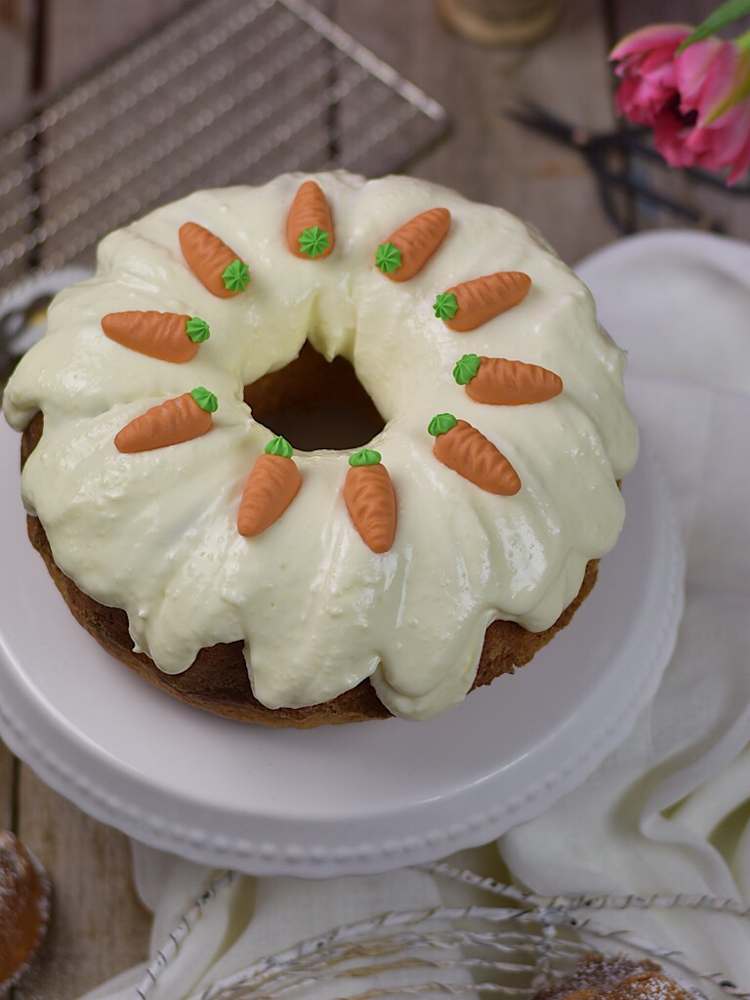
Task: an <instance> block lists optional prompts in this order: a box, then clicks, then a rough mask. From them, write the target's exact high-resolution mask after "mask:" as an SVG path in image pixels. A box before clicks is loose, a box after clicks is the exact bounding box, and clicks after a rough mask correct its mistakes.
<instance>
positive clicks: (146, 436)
mask: <svg viewBox="0 0 750 1000" xmlns="http://www.w3.org/2000/svg"><path fill="white" fill-rule="evenodd" d="M217 406H218V403H217V401H216V396H214V394H213V393H212V392H209V391H208V389H204V388H203V386H200V387H199V388H197V389H193V390H192V392H185V393H183V394H182V396H177V397H175V398H174V399H168V400H166V401H165V402H164V403H160V404H159V405H158V406H152V407H151V409H150V410H146V412H145V413H142V414H141V416H140V417H136V418H135V420H131V421H130V423H129V424H126V425H125V426H124V427H123V429H122V430H121V431H119V433H118V434H117V436H116V437H115V447H116V448H117V450H118V451H122V452H126V453H128V454H130V453H132V452H136V451H153V449H154V448H166V447H167V445H170V444H181V443H182V442H183V441H190V440H192V438H197V437H200V436H201V434H206V433H207V432H208V431H210V430H211V425H212V423H213V420H212V418H211V414H212V413H213V412H214V411H215V410H216V408H217Z"/></svg>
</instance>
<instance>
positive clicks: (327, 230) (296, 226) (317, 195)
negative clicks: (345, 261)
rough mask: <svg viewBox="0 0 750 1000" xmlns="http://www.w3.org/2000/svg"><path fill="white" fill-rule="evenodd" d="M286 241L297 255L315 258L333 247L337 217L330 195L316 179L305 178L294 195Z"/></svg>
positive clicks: (324, 254)
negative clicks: (328, 196) (332, 213)
mask: <svg viewBox="0 0 750 1000" xmlns="http://www.w3.org/2000/svg"><path fill="white" fill-rule="evenodd" d="M286 242H287V246H288V247H289V250H290V251H291V252H292V253H293V254H294V256H295V257H302V258H303V259H304V260H315V259H322V258H323V257H327V256H328V254H329V253H330V252H331V251H332V250H333V243H334V236H333V218H332V217H331V209H330V206H329V204H328V202H327V201H326V196H325V195H324V194H323V191H322V189H321V187H320V185H319V184H316V183H315V181H305V183H304V184H302V185H301V187H300V189H299V190H298V191H297V194H296V195H295V196H294V201H293V202H292V207H291V208H290V209H289V215H288V217H287V220H286Z"/></svg>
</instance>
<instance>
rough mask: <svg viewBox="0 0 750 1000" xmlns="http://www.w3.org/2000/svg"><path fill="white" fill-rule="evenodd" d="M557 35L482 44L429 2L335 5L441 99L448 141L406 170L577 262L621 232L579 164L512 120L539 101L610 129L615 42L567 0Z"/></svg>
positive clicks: (598, 16)
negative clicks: (528, 229)
mask: <svg viewBox="0 0 750 1000" xmlns="http://www.w3.org/2000/svg"><path fill="white" fill-rule="evenodd" d="M564 6H565V14H564V17H563V21H562V23H561V24H560V26H559V28H558V29H557V30H556V31H555V32H554V33H553V34H552V35H550V36H549V37H548V38H547V39H545V40H544V41H542V42H541V43H540V44H539V45H537V46H534V47H532V48H530V49H523V50H521V49H510V50H502V49H484V48H480V47H478V46H476V45H472V44H471V43H469V42H466V41H464V40H462V39H459V38H456V37H454V36H453V35H451V34H450V33H449V32H448V31H447V29H446V28H444V26H443V25H442V23H441V22H440V21H439V19H438V17H437V14H436V12H435V7H434V4H433V3H432V2H431V0H413V2H412V3H409V4H408V5H407V4H371V3H368V2H367V0H338V2H337V4H336V5H335V8H334V17H335V19H336V20H338V21H339V23H340V24H341V25H342V26H343V27H345V28H346V29H347V30H349V31H350V32H351V34H352V35H354V36H355V37H356V38H358V39H360V40H361V41H363V42H364V43H365V44H366V45H367V46H368V47H370V48H372V49H373V50H374V51H375V52H376V54H378V55H380V56H381V57H382V58H383V59H385V61H386V62H389V63H390V64H391V65H393V66H394V67H395V68H396V69H398V70H399V71H400V72H401V73H403V74H404V75H405V76H406V77H408V78H409V79H411V80H412V81H413V82H414V83H416V84H417V85H418V86H420V87H422V89H424V90H425V91H426V92H427V93H428V94H430V96H432V97H434V98H436V99H437V100H438V101H440V102H441V103H442V104H443V105H444V106H445V107H446V108H447V109H448V112H449V114H450V116H451V120H452V130H451V134H450V135H449V137H448V138H447V139H446V140H445V141H444V142H442V143H441V144H440V145H439V146H438V147H437V148H436V149H435V150H434V151H433V152H431V153H430V154H429V155H427V156H425V157H423V158H421V159H420V160H419V161H418V162H417V163H415V164H414V165H413V166H412V167H411V168H410V170H409V173H412V174H414V175H416V176H419V177H424V178H426V179H429V180H433V181H438V182H440V183H444V184H448V185H450V186H452V187H455V188H458V189H459V190H460V191H461V192H462V193H464V194H466V195H467V196H468V197H470V198H473V199H475V200H477V201H488V202H492V203H494V204H499V205H502V206H503V207H505V208H508V209H509V210H510V211H512V212H515V213H516V214H518V215H521V216H523V217H524V218H527V219H528V220H529V221H530V222H532V223H533V224H534V225H536V226H537V227H538V228H539V229H540V230H541V231H542V232H543V233H544V234H545V236H546V237H547V238H548V239H549V241H550V242H551V243H552V244H553V245H555V246H556V248H557V249H558V251H559V252H560V253H561V254H562V256H563V257H564V258H565V259H567V260H569V261H574V260H576V259H578V258H579V257H581V256H583V255H584V254H585V253H588V252H589V251H591V250H593V249H594V248H595V247H597V246H600V245H602V244H604V243H606V242H608V241H609V240H611V239H613V238H615V236H616V235H617V232H616V230H615V229H614V227H613V226H612V225H611V224H610V223H609V222H608V220H607V219H606V217H605V215H604V213H603V212H602V211H601V209H600V207H599V202H598V196H597V192H596V185H595V183H594V180H593V178H592V176H591V175H590V173H589V171H588V169H587V167H586V165H585V163H584V162H583V160H582V159H581V157H580V156H579V155H578V154H577V153H575V152H574V151H571V150H566V149H564V148H563V147H561V146H558V145H556V144H555V143H553V142H551V141H550V140H548V139H545V138H543V137H540V136H538V135H535V134H533V133H531V132H529V131H528V130H527V129H524V128H522V127H521V126H519V125H517V124H515V123H513V122H511V121H509V120H508V119H507V117H505V115H504V109H505V108H506V107H507V105H508V103H509V102H510V101H512V100H517V99H520V98H532V99H534V100H536V101H538V102H539V103H540V104H543V105H544V106H546V107H548V108H549V109H550V110H552V111H553V112H555V113H557V114H559V115H560V116H562V117H564V118H566V119H568V120H569V121H572V122H574V123H575V124H579V125H582V126H588V127H610V126H611V124H612V122H613V113H612V105H611V97H610V86H609V69H608V66H607V62H606V51H607V36H606V30H605V21H604V18H603V16H602V12H601V9H600V4H599V2H598V0H569V2H567V3H566V4H565V5H564Z"/></svg>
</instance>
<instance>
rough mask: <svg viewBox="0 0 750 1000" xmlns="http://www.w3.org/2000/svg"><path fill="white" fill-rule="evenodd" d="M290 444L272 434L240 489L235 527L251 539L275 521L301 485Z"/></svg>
mask: <svg viewBox="0 0 750 1000" xmlns="http://www.w3.org/2000/svg"><path fill="white" fill-rule="evenodd" d="M293 454H294V451H293V450H292V446H291V445H290V444H289V442H288V441H286V440H285V439H284V438H283V437H275V438H273V439H272V440H271V441H269V442H268V444H267V445H266V450H265V454H263V455H259V456H258V458H256V460H255V464H254V465H253V467H252V469H251V470H250V474H249V475H248V477H247V479H246V480H245V487H244V489H243V490H242V499H241V500H240V509H239V512H238V514H237V530H238V531H239V533H240V534H241V535H245V536H246V537H248V538H254V537H255V535H260V534H261V532H263V531H265V530H266V528H270V527H271V525H272V524H273V523H274V522H275V521H278V519H279V518H280V517H281V515H282V514H283V513H284V511H285V510H286V509H287V507H288V506H289V504H290V503H291V502H292V500H294V498H295V497H296V496H297V493H298V492H299V488H300V486H301V485H302V476H301V475H300V471H299V469H298V468H297V463H296V462H295V461H294V460H293V458H292V455H293Z"/></svg>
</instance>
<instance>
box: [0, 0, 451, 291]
mask: <svg viewBox="0 0 750 1000" xmlns="http://www.w3.org/2000/svg"><path fill="white" fill-rule="evenodd" d="M445 127H446V115H445V112H444V110H443V109H442V108H441V107H440V105H438V104H437V103H436V102H435V101H433V100H431V99H430V98H428V97H427V96H426V95H425V94H423V93H422V92H421V91H420V90H419V89H418V88H416V87H415V86H413V85H412V84H410V83H409V82H408V81H406V80H404V79H403V78H402V77H401V76H399V75H398V74H397V73H396V72H395V71H394V70H393V69H392V68H391V67H389V66H387V65H386V64H384V63H383V62H381V61H380V60H379V59H377V58H376V57H375V56H374V55H373V54H372V53H371V52H369V51H368V50H366V49H365V48H363V47H362V46H361V45H359V44H358V43H357V42H355V41H354V40H353V39H352V38H351V37H350V36H349V35H347V34H346V33H345V32H344V31H342V30H341V29H340V28H339V27H338V26H337V25H335V24H334V23H333V22H331V21H330V20H329V19H328V18H326V17H325V16H324V15H322V14H321V13H320V12H319V11H317V10H315V9H314V8H313V7H310V6H309V5H308V4H307V3H305V2H304V0H201V2H199V3H195V4H193V5H191V6H190V7H188V8H186V10H185V11H184V12H183V13H182V14H180V15H177V16H176V17H173V18H171V19H170V20H169V21H168V22H166V23H165V24H164V25H163V26H162V27H161V28H159V29H157V30H156V31H155V32H152V33H151V34H149V35H148V36H147V37H146V38H145V39H144V40H142V41H141V42H139V43H137V44H136V45H135V46H132V47H130V48H129V49H128V50H127V51H126V52H124V53H123V54H122V55H120V56H119V57H116V58H115V59H113V60H112V61H110V62H109V63H108V64H107V65H106V67H104V68H103V69H100V70H99V71H97V72H95V73H94V74H92V75H91V76H89V77H88V78H86V79H84V80H83V81H82V82H80V83H78V84H76V85H75V86H74V87H73V88H71V89H69V90H67V91H66V92H64V93H62V94H61V95H60V96H59V97H57V98H55V99H53V100H52V101H50V102H49V103H47V104H46V105H45V106H44V107H43V108H42V109H41V110H39V111H38V112H37V113H35V114H34V115H33V116H32V117H30V118H28V119H27V120H26V121H24V122H23V123H22V124H20V125H19V126H18V127H16V128H15V129H13V130H12V131H11V132H9V133H8V134H7V135H5V136H4V137H2V138H0V301H2V295H3V291H5V293H6V295H7V290H8V288H9V287H11V286H13V285H14V284H17V283H18V282H19V280H23V279H24V278H28V277H29V276H33V275H39V274H44V273H47V272H49V271H52V270H54V269H56V268H59V267H61V266H62V265H64V264H69V263H75V264H90V263H91V261H92V260H93V249H94V247H95V245H96V243H97V241H98V240H99V239H100V237H102V236H103V235H104V234H106V233H107V232H109V231H110V230H111V229H114V228H116V227H118V226H121V225H123V224H125V223H127V222H128V221H130V220H131V219H133V218H135V217H137V216H139V215H142V214H143V213H144V212H146V211H148V210H149V209H151V208H154V207H155V206H156V205H158V204H160V203H163V202H165V201H169V200H173V199H174V198H178V197H180V196H181V195H184V194H187V193H188V192H190V191H192V190H195V189H196V188H201V187H216V186H221V185H225V184H233V183H252V184H257V183H261V182H262V181H264V180H267V179H270V178H271V177H273V176H275V175H276V174H278V173H282V172H283V171H286V170H304V171H311V170H321V169H328V168H334V167H344V168H347V169H349V170H352V171H355V172H359V173H363V174H366V175H369V176H378V175H380V174H384V173H388V172H392V171H394V170H396V169H398V168H400V167H402V166H403V165H404V164H405V162H407V161H408V160H409V159H411V158H412V157H413V156H414V155H415V154H416V153H417V152H419V151H420V150H422V149H423V148H424V147H425V146H426V145H428V144H429V143H431V142H432V141H434V140H435V139H436V138H437V137H438V136H439V135H440V134H442V132H443V131H444V129H445Z"/></svg>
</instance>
